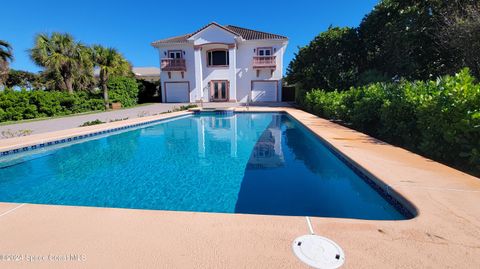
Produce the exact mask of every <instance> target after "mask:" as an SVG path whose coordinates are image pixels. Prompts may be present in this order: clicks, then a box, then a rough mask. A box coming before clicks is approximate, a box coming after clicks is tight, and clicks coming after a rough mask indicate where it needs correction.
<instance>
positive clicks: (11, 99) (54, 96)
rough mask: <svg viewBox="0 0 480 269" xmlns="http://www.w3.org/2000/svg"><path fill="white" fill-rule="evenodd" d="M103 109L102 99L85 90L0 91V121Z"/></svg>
mask: <svg viewBox="0 0 480 269" xmlns="http://www.w3.org/2000/svg"><path fill="white" fill-rule="evenodd" d="M103 109H104V106H103V100H102V99H101V98H100V97H99V96H96V95H92V94H89V93H87V92H76V93H75V94H73V95H71V94H68V93H66V92H59V91H40V90H34V91H27V90H25V89H23V90H21V91H14V90H12V89H8V88H7V89H5V90H4V91H1V92H0V122H3V121H16V120H22V119H33V118H39V117H52V116H61V115H69V114H74V113H81V112H87V111H92V110H103Z"/></svg>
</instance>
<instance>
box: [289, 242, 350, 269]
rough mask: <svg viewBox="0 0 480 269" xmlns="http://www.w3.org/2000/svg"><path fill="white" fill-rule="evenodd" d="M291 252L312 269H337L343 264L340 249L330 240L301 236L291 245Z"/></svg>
mask: <svg viewBox="0 0 480 269" xmlns="http://www.w3.org/2000/svg"><path fill="white" fill-rule="evenodd" d="M292 248H293V252H294V253H295V255H297V257H298V258H299V259H300V260H301V261H302V262H304V263H306V264H308V265H310V266H312V267H314V268H321V269H326V268H332V269H333V268H338V267H340V266H342V265H343V263H344V262H345V254H344V253H343V250H342V248H340V246H338V245H337V244H336V243H335V242H333V241H332V240H330V239H328V238H325V237H322V236H318V235H314V234H309V235H302V236H300V237H298V238H297V239H295V240H294V241H293V244H292Z"/></svg>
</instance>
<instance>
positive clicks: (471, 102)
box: [301, 69, 480, 174]
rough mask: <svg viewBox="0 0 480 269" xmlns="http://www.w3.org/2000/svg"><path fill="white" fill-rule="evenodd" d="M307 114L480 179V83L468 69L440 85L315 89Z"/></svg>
mask: <svg viewBox="0 0 480 269" xmlns="http://www.w3.org/2000/svg"><path fill="white" fill-rule="evenodd" d="M301 105H302V107H303V108H304V109H306V110H307V111H310V112H312V113H314V114H317V115H319V116H321V117H325V118H328V119H333V120H341V121H342V122H343V124H346V125H349V126H351V127H352V128H354V129H357V130H360V131H363V132H365V133H367V134H369V135H372V136H375V137H378V138H380V139H382V140H385V141H387V142H389V143H392V144H395V145H400V146H403V147H407V148H409V149H411V150H413V151H416V152H418V153H420V154H423V155H425V156H428V157H430V158H432V159H435V160H438V161H441V162H445V163H447V164H450V165H453V166H455V167H458V168H460V169H464V170H466V171H468V172H472V173H474V174H480V84H479V83H478V82H475V80H474V78H473V77H472V76H471V75H470V73H469V71H468V69H464V70H462V71H461V72H459V73H458V74H456V75H455V76H444V77H441V78H439V79H437V80H434V81H414V82H409V81H405V80H402V81H399V82H397V83H374V84H370V85H368V86H362V87H357V88H350V89H349V90H347V91H344V92H337V91H334V92H326V91H323V90H319V89H317V90H312V91H311V92H308V93H306V94H305V96H304V98H303V100H302V102H301Z"/></svg>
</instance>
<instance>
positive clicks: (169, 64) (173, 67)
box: [160, 58, 187, 71]
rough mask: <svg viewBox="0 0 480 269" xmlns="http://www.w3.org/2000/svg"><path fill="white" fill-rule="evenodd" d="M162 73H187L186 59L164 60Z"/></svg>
mask: <svg viewBox="0 0 480 269" xmlns="http://www.w3.org/2000/svg"><path fill="white" fill-rule="evenodd" d="M160 67H161V69H162V71H187V66H186V64H185V59H182V58H177V59H173V58H164V59H162V61H161V65H160Z"/></svg>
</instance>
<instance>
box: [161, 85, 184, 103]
mask: <svg viewBox="0 0 480 269" xmlns="http://www.w3.org/2000/svg"><path fill="white" fill-rule="evenodd" d="M189 97H190V89H189V85H188V82H166V83H165V101H166V102H167V103H188V102H190V98H189Z"/></svg>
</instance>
